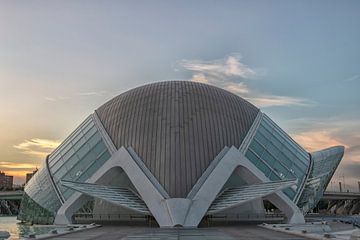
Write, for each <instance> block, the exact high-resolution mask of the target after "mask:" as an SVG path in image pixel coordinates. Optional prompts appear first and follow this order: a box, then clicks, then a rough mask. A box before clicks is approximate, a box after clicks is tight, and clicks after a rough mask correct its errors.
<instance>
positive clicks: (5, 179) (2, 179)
mask: <svg viewBox="0 0 360 240" xmlns="http://www.w3.org/2000/svg"><path fill="white" fill-rule="evenodd" d="M13 179H14V177H13V176H8V175H6V174H5V173H4V172H1V171H0V188H2V189H11V188H12V187H13Z"/></svg>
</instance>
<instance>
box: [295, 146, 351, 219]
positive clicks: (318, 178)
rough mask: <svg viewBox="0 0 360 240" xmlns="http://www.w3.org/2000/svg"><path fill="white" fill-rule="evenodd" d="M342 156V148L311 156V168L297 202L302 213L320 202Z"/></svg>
mask: <svg viewBox="0 0 360 240" xmlns="http://www.w3.org/2000/svg"><path fill="white" fill-rule="evenodd" d="M343 154H344V149H343V148H342V147H334V148H329V149H326V150H322V151H320V152H315V153H312V154H311V158H312V161H313V167H312V170H311V173H310V177H309V179H308V180H307V182H306V185H305V189H304V191H303V193H302V195H301V197H300V200H299V202H298V206H299V207H300V208H301V209H302V211H303V212H304V213H307V212H308V211H310V210H311V209H313V208H314V207H316V205H317V204H318V202H319V201H320V198H321V197H322V195H323V192H324V191H325V188H326V186H327V185H328V183H329V181H330V179H331V177H332V175H333V174H334V172H335V170H336V167H337V165H338V164H339V162H340V160H341V158H342V156H343Z"/></svg>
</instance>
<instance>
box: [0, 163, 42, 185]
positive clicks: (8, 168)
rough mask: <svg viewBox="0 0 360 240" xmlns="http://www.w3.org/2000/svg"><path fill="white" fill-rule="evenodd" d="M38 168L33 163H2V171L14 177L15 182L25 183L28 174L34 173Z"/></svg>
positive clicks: (0, 165)
mask: <svg viewBox="0 0 360 240" xmlns="http://www.w3.org/2000/svg"><path fill="white" fill-rule="evenodd" d="M37 167H38V166H37V165H35V164H32V163H15V162H0V170H1V171H4V172H5V173H6V174H7V175H10V176H14V177H15V179H14V181H15V182H23V181H24V180H23V179H24V178H25V175H26V173H29V172H32V171H34V170H35V169H36V168H37Z"/></svg>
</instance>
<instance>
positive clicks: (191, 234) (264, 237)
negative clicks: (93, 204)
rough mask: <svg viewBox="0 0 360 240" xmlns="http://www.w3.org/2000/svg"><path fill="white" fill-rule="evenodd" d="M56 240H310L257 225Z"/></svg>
mask: <svg viewBox="0 0 360 240" xmlns="http://www.w3.org/2000/svg"><path fill="white" fill-rule="evenodd" d="M53 239H62V240H65V239H66V240H70V239H79V240H85V239H86V240H95V239H106V240H115V239H116V240H119V239H124V240H126V239H129V240H140V239H141V240H145V239H148V240H151V239H158V240H159V239H161V240H162V239H164V240H165V239H169V240H173V239H174V240H175V239H176V240H195V239H196V240H202V239H204V240H205V239H206V240H215V239H216V240H217V239H221V240H234V239H239V240H252V239H260V240H285V239H287V240H300V239H307V238H303V237H297V236H293V235H290V234H286V233H282V232H275V231H272V230H269V229H265V228H261V227H259V226H256V225H241V226H224V227H210V228H197V229H186V228H178V229H161V228H148V227H139V226H103V227H100V228H94V229H90V230H86V231H83V232H79V233H71V234H67V235H64V236H58V237H55V238H53Z"/></svg>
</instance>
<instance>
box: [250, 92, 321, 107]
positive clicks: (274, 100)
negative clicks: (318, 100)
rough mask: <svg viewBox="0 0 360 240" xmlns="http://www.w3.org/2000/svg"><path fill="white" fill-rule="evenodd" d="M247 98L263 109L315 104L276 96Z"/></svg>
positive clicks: (299, 99)
mask: <svg viewBox="0 0 360 240" xmlns="http://www.w3.org/2000/svg"><path fill="white" fill-rule="evenodd" d="M245 98H246V99H248V100H249V101H250V102H252V103H253V104H255V105H256V106H261V107H271V106H288V105H295V106H310V105H313V104H314V103H312V102H310V101H308V100H305V99H301V98H294V97H287V96H276V95H259V96H258V97H245Z"/></svg>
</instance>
